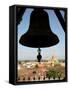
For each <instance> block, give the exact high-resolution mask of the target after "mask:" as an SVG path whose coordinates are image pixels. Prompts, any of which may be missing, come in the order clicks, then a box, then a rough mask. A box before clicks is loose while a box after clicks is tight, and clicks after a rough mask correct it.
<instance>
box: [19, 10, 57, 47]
mask: <svg viewBox="0 0 69 90" xmlns="http://www.w3.org/2000/svg"><path fill="white" fill-rule="evenodd" d="M49 24H50V23H49V18H48V14H47V12H45V11H44V10H43V9H35V10H34V11H32V13H31V16H30V25H29V29H28V31H27V32H26V33H25V34H24V35H22V36H21V38H20V41H19V42H20V43H21V44H22V45H25V46H28V47H33V48H42V47H50V46H53V45H56V44H57V43H58V42H59V39H58V37H57V36H56V35H55V34H54V33H53V32H52V31H51V28H50V25H49Z"/></svg>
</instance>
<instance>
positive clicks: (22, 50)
mask: <svg viewBox="0 0 69 90" xmlns="http://www.w3.org/2000/svg"><path fill="white" fill-rule="evenodd" d="M33 10H34V9H30V8H28V9H26V10H25V12H24V15H23V16H22V21H21V22H20V24H19V25H18V60H36V59H37V54H38V53H37V48H30V47H26V46H23V45H21V44H20V43H19V39H20V37H21V36H22V35H23V34H24V33H26V32H27V31H28V28H29V22H30V14H31V12H32V11H33ZM44 11H46V12H47V13H48V16H49V22H50V28H51V30H52V32H53V33H54V34H56V35H57V36H58V38H59V43H58V44H57V45H54V46H52V47H49V48H41V55H42V59H43V60H48V59H50V58H51V57H52V56H53V55H54V56H56V58H57V59H64V60H65V32H64V31H63V28H62V26H61V25H60V23H59V21H58V18H57V17H56V15H55V13H54V11H53V10H48V9H44ZM60 12H61V14H62V16H63V18H64V11H60Z"/></svg>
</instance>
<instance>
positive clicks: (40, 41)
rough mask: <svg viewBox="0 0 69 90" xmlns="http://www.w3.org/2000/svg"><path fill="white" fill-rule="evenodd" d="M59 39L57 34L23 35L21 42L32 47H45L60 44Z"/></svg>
mask: <svg viewBox="0 0 69 90" xmlns="http://www.w3.org/2000/svg"><path fill="white" fill-rule="evenodd" d="M58 42H59V39H58V37H57V36H56V35H55V34H52V35H50V36H46V35H38V36H37V35H28V34H24V35H22V36H21V38H20V40H19V43H20V44H22V45H24V46H27V47H31V48H45V47H51V46H54V45H56V44H58Z"/></svg>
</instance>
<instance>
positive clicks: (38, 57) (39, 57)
mask: <svg viewBox="0 0 69 90" xmlns="http://www.w3.org/2000/svg"><path fill="white" fill-rule="evenodd" d="M41 58H42V56H41V49H40V48H38V55H37V59H38V62H40V60H41Z"/></svg>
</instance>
